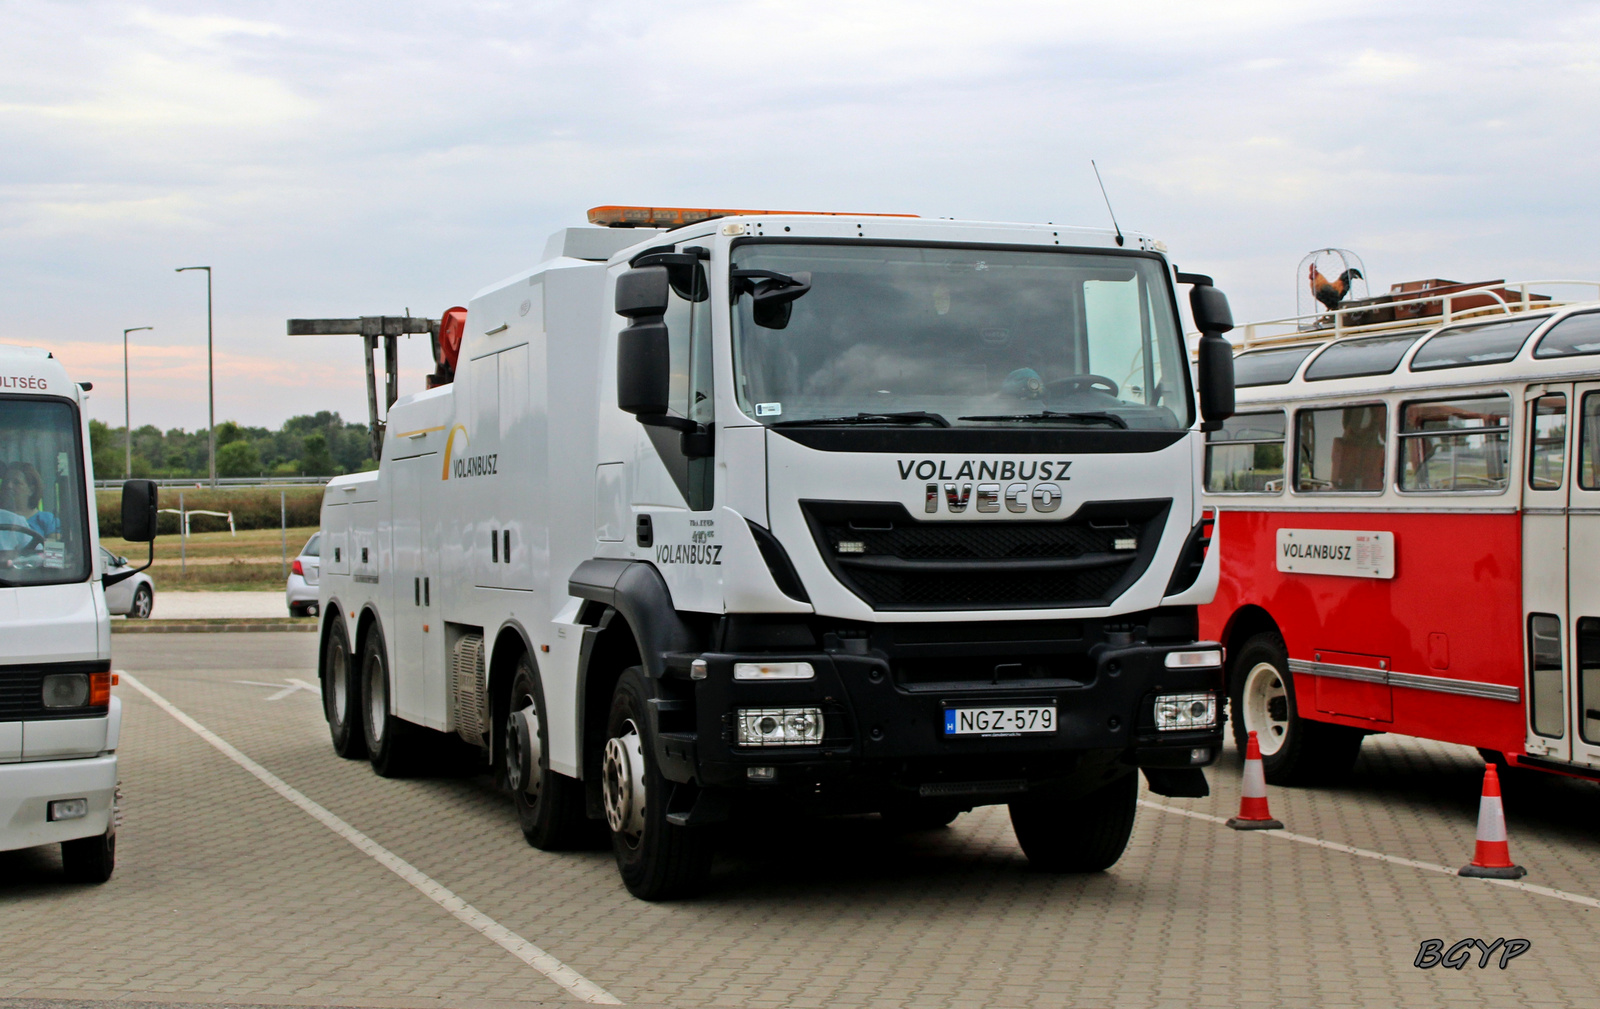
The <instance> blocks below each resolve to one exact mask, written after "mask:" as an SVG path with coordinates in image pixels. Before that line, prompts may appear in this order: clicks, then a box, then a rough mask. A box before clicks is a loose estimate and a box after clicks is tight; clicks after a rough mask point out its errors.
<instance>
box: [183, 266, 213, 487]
mask: <svg viewBox="0 0 1600 1009" xmlns="http://www.w3.org/2000/svg"><path fill="white" fill-rule="evenodd" d="M185 270H204V271H206V444H207V446H208V447H209V449H210V456H211V486H212V487H216V485H217V384H216V371H215V369H214V368H213V367H212V361H211V267H209V266H180V267H178V269H177V272H178V273H182V272H183V271H185Z"/></svg>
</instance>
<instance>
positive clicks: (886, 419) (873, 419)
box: [771, 410, 950, 427]
mask: <svg viewBox="0 0 1600 1009" xmlns="http://www.w3.org/2000/svg"><path fill="white" fill-rule="evenodd" d="M813 424H816V425H821V424H932V425H933V426H934V427H949V426H950V422H949V421H947V420H945V419H944V418H943V417H941V416H940V415H938V414H936V413H928V412H927V411H926V410H905V411H902V412H900V413H858V414H856V415H854V416H852V417H805V418H802V419H799V420H780V421H777V422H775V423H773V424H772V425H771V426H772V427H806V426H810V425H813Z"/></svg>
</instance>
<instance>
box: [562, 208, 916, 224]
mask: <svg viewBox="0 0 1600 1009" xmlns="http://www.w3.org/2000/svg"><path fill="white" fill-rule="evenodd" d="M754 214H781V215H785V216H787V215H804V216H807V217H916V216H918V215H916V214H847V213H843V212H840V211H830V210H713V209H709V208H705V207H614V206H607V207H593V208H590V210H589V223H590V224H599V225H602V226H604V227H607V228H679V227H682V226H683V225H685V224H694V223H695V222H696V221H709V220H711V219H712V218H714V217H746V216H750V215H754Z"/></svg>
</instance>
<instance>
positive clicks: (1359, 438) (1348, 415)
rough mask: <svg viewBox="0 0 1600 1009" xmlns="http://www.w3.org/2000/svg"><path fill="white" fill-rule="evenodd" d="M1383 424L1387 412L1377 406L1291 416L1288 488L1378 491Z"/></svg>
mask: <svg viewBox="0 0 1600 1009" xmlns="http://www.w3.org/2000/svg"><path fill="white" fill-rule="evenodd" d="M1388 424H1389V408H1388V407H1386V406H1385V405H1384V404H1382V403H1370V404H1367V405H1365V406H1341V407H1334V408H1333V409H1328V410H1301V411H1299V412H1298V413H1296V414H1295V477H1294V489H1295V490H1296V491H1298V492H1300V493H1302V494H1320V493H1330V492H1331V493H1340V492H1346V493H1348V492H1350V491H1382V490H1383V453H1384V444H1385V433H1386V430H1387V428H1388Z"/></svg>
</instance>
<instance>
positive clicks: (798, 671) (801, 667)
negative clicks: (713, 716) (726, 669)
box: [733, 662, 817, 680]
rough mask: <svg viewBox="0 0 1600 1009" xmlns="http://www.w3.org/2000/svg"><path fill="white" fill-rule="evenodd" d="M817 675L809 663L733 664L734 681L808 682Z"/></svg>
mask: <svg viewBox="0 0 1600 1009" xmlns="http://www.w3.org/2000/svg"><path fill="white" fill-rule="evenodd" d="M816 675H817V671H816V670H815V669H812V668H811V663H809V662H735V663H734V664H733V678H734V679H736V680H809V679H811V678H812V677H813V676H816Z"/></svg>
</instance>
